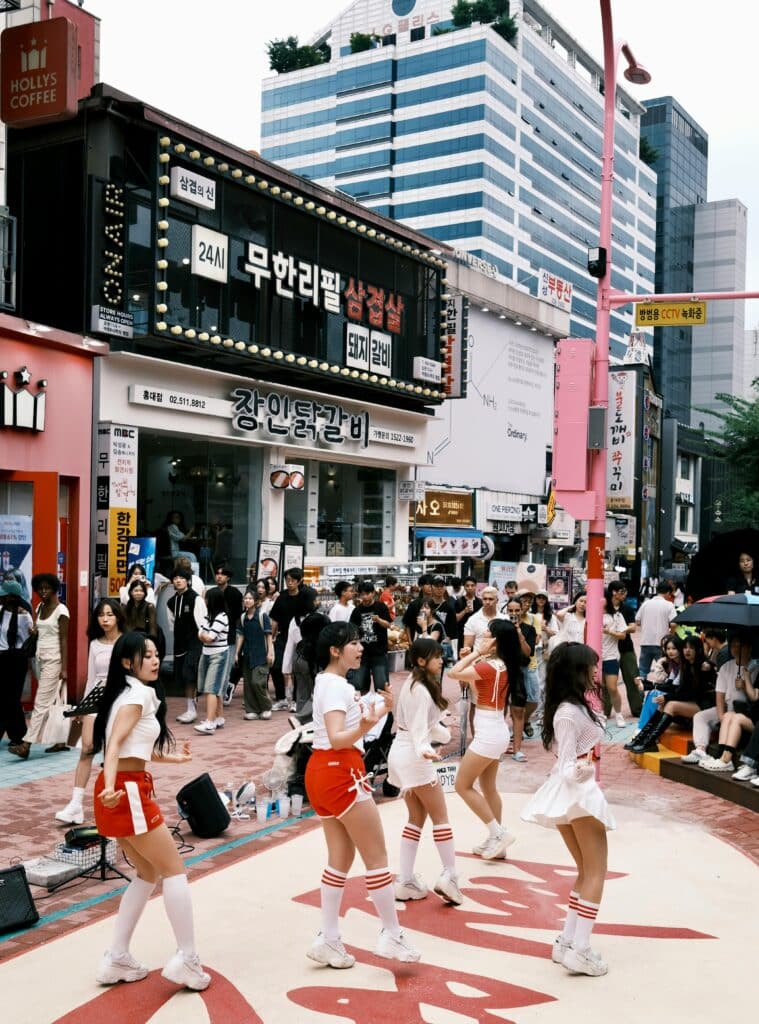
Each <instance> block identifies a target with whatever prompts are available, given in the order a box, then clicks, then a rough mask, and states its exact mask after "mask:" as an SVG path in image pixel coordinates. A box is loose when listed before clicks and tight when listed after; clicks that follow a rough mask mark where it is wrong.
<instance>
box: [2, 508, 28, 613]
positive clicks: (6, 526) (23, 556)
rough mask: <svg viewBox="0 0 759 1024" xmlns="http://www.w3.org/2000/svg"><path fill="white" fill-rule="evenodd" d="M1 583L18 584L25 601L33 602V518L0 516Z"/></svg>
mask: <svg viewBox="0 0 759 1024" xmlns="http://www.w3.org/2000/svg"><path fill="white" fill-rule="evenodd" d="M0 581H2V582H3V583H5V582H9V583H10V582H11V581H13V582H15V583H18V585H19V586H20V587H21V591H22V594H23V597H24V600H25V601H29V602H31V599H32V597H31V595H32V517H31V516H0Z"/></svg>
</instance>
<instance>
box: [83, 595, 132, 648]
mask: <svg viewBox="0 0 759 1024" xmlns="http://www.w3.org/2000/svg"><path fill="white" fill-rule="evenodd" d="M104 608H110V609H111V611H112V612H113V614H114V615H115V616H116V625H117V627H118V630H119V633H123V632H124V609H123V608H122V607H121V602H120V601H116V600H115V599H114V598H112V597H104V598H103V600H102V601H98V603H97V604H96V605H95V607H94V608H93V609H92V611H91V612H90V621H89V622H88V623H87V639H88V640H89V641H90V643H92V641H93V640H99V639H100V638H101V637H102V636H105V634H104V633H103V627H102V626H101V625H100V623H99V622H98V619H99V618H100V613H101V612H102V610H103V609H104Z"/></svg>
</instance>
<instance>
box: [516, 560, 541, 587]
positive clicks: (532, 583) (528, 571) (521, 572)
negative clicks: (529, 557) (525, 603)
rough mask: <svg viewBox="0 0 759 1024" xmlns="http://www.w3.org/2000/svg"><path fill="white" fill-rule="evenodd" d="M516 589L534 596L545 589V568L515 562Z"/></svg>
mask: <svg viewBox="0 0 759 1024" xmlns="http://www.w3.org/2000/svg"><path fill="white" fill-rule="evenodd" d="M517 587H518V588H519V589H520V590H529V591H531V592H532V593H533V594H536V593H537V592H538V591H539V590H545V589H546V567H545V566H544V565H538V564H537V563H534V562H517Z"/></svg>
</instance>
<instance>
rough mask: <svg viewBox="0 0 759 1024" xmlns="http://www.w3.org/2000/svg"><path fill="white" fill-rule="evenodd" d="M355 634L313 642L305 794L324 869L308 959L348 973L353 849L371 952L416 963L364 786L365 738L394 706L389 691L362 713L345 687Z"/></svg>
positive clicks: (354, 656) (335, 628) (338, 633)
mask: <svg viewBox="0 0 759 1024" xmlns="http://www.w3.org/2000/svg"><path fill="white" fill-rule="evenodd" d="M361 653H362V646H361V642H360V641H359V639H358V630H357V629H356V627H355V626H353V625H352V624H351V623H350V622H334V623H331V624H330V625H329V626H326V627H325V628H324V629H323V630H322V632H321V634H320V636H319V640H318V643H317V655H316V657H317V664H318V665H320V666H326V668H325V669H324V670H323V671H322V672H320V673H319V674H318V675H317V677H316V682H315V685H314V695H313V716H314V740H313V754H312V755H311V757H310V759H309V762H308V767H307V768H306V793H307V794H308V799H309V802H310V803H311V806H312V807H313V809H314V811H315V812H316V813H317V814H318V816H319V818H320V819H321V824H322V828H323V829H324V838H325V840H326V842H327V857H328V861H327V867H326V868H325V870H324V873H323V874H322V881H321V915H322V928H321V931H320V932H319V934H318V935H317V937H316V939H315V941H314V943H313V945H312V946H311V948H310V949H309V951H308V953H307V956H308V957H309V958H310V959H311V960H315V961H316V962H317V963H319V964H324V965H327V966H329V967H336V968H346V967H352V966H353V964H354V963H355V962H356V961H355V957H353V956H351V955H350V953H348V952H346V949H345V947H344V946H343V944H342V942H341V940H340V921H339V919H340V903H341V901H342V896H343V889H344V888H345V879H346V878H347V876H348V872H349V871H350V867H351V864H352V863H353V858H354V856H355V853H356V850H358V852H359V854H360V856H361V859H362V860H363V862H364V865H365V867H366V887H367V889H368V890H369V895H370V896H371V898H372V901H373V902H374V906H375V909H376V911H377V914H378V916H379V918H380V920H381V921H382V932H381V934H380V937H379V941H378V943H377V946H376V949H375V953H376V955H377V956H381V957H385V958H386V959H395V960H402V961H403V962H404V963H415V962H416V961H417V960H418V959H419V953H418V952H417V951H416V950H415V949H414V948H413V946H411V945H410V943H409V942H408V941H407V940H406V938H405V936H404V934H403V932H402V931H401V927H400V925H399V923H398V914H397V912H396V909H395V895H394V892H393V876H392V875H391V874H390V872H389V871H388V867H387V851H386V849H385V837H384V835H383V832H382V824H381V822H380V818H379V813H378V812H377V808H376V806H375V803H374V800H373V798H372V790H371V787H370V785H369V783H368V781H367V779H366V775H365V769H364V761H363V757H362V751H363V737H364V734H365V733H367V732H368V731H369V729H371V728H372V726H373V725H375V724H376V723H377V722H378V721H379V719H380V718H381V717H382V715H384V714H385V711H386V709H388V708H390V706H391V705H392V694H391V692H390V688H389V686H388V687H386V689H385V691H384V693H383V694H382V695H383V696H384V699H385V703H384V705H383V703H382V702H381V701H379V702H377V703H376V704H368V705H367V706H366V707H362V704H361V703H360V702H359V694H358V693H357V692H356V689H355V688H354V686H353V685H352V684H351V683H349V682H348V680H347V674H348V672H349V670H350V669H353V670H356V669H358V667H359V665H360V664H361Z"/></svg>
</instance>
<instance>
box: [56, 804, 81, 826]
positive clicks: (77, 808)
mask: <svg viewBox="0 0 759 1024" xmlns="http://www.w3.org/2000/svg"><path fill="white" fill-rule="evenodd" d="M55 818H56V821H62V822H63V823H64V824H65V825H81V824H82V823H83V822H84V808H83V807H82V805H81V804H78V803H76V801H75V800H70V801H69V802H68V803H67V804H66V806H65V807H64V808H63V810H62V811H57V812H56V815H55Z"/></svg>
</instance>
